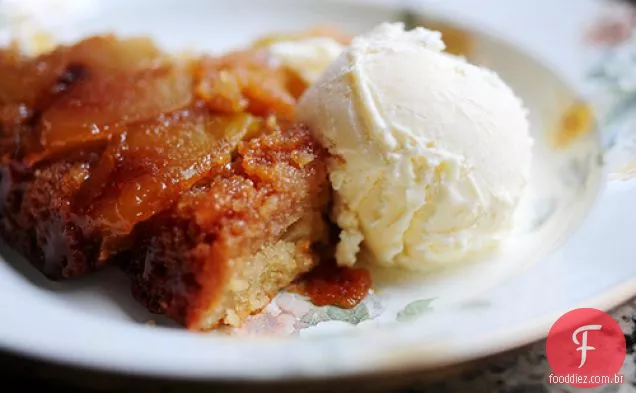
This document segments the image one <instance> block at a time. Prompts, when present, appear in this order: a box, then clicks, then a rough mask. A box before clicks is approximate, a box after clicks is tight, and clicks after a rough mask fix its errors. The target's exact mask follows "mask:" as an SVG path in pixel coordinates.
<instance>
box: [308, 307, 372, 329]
mask: <svg viewBox="0 0 636 393" xmlns="http://www.w3.org/2000/svg"><path fill="white" fill-rule="evenodd" d="M370 317H371V315H370V314H369V310H368V309H367V306H366V305H365V304H363V303H360V304H358V305H357V306H355V307H354V308H352V309H344V308H340V307H335V306H324V307H316V308H313V309H312V310H311V311H309V312H308V313H307V314H305V315H303V317H302V318H301V319H300V322H302V323H304V324H307V325H308V326H315V325H317V324H319V323H320V322H326V321H342V322H348V323H351V324H353V325H357V324H359V323H360V322H362V321H366V320H367V319H369V318H370Z"/></svg>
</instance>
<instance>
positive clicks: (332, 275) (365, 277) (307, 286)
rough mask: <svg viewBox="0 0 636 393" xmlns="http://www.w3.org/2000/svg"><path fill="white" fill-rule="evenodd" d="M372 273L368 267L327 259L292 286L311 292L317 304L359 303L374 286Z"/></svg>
mask: <svg viewBox="0 0 636 393" xmlns="http://www.w3.org/2000/svg"><path fill="white" fill-rule="evenodd" d="M371 285H372V282H371V274H369V271H368V270H366V269H360V268H350V267H346V266H338V265H337V264H336V263H335V261H333V260H330V261H325V262H322V263H321V264H320V265H318V266H317V267H316V268H315V269H314V270H312V271H310V272H309V273H307V274H306V275H305V276H304V277H303V278H302V279H301V280H299V281H298V282H297V283H295V284H294V285H292V286H291V287H290V288H289V290H290V291H291V292H295V293H298V294H301V295H304V296H307V297H308V298H309V299H310V300H311V302H312V303H313V304H315V305H316V306H337V307H341V308H345V309H350V308H353V307H355V306H357V305H358V304H359V303H360V302H361V301H362V300H363V299H364V298H365V297H366V296H367V294H368V293H369V290H370V289H371Z"/></svg>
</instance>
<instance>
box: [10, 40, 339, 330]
mask: <svg viewBox="0 0 636 393" xmlns="http://www.w3.org/2000/svg"><path fill="white" fill-rule="evenodd" d="M277 67H278V66H272V65H270V62H269V61H268V59H267V57H266V56H264V54H263V52H261V51H260V50H256V49H254V50H248V51H245V52H236V53H231V54H229V55H227V56H223V57H219V58H205V57H203V58H199V59H188V60H177V59H171V58H169V57H167V56H165V55H164V54H162V53H161V52H160V51H158V50H157V49H156V48H154V46H152V43H150V42H148V41H147V40H138V39H132V40H117V39H116V38H114V37H111V36H106V37H91V38H88V39H86V40H84V41H81V42H79V43H77V44H75V45H72V46H68V47H60V48H58V49H56V50H55V51H54V52H52V53H48V54H44V55H42V56H40V57H37V58H22V57H21V56H20V55H19V54H17V53H16V52H14V51H11V50H8V51H0V75H1V76H0V176H1V178H0V202H1V206H0V234H1V235H2V237H3V238H4V239H5V241H7V242H8V243H9V244H10V245H12V246H13V247H15V248H16V249H18V250H19V251H20V252H21V253H22V254H24V256H26V257H27V259H29V260H30V261H31V263H32V264H33V265H34V266H35V267H37V268H38V269H39V270H41V271H42V272H43V273H44V274H45V275H46V276H48V277H49V278H51V279H56V280H58V279H67V278H74V277H79V276H82V275H84V274H87V273H89V272H91V271H94V270H96V269H100V268H102V267H103V266H106V265H108V264H110V263H112V262H116V263H117V264H118V265H119V266H121V267H122V269H123V270H124V271H126V272H127V273H128V275H129V276H130V277H131V280H132V286H133V294H134V296H135V298H136V299H138V300H139V301H140V302H141V303H143V304H144V305H146V306H147V307H148V309H149V310H151V311H153V312H157V313H164V314H166V315H168V316H170V317H172V318H174V319H175V320H177V321H178V322H180V323H182V324H184V325H186V326H187V327H189V328H191V329H210V328H213V327H215V326H217V325H218V324H233V325H236V324H240V322H241V321H242V320H243V319H244V318H245V317H246V316H247V315H249V314H250V313H253V312H256V311H258V310H260V309H261V308H262V307H264V306H265V304H266V303H267V301H268V300H269V299H270V298H271V297H272V296H273V295H274V294H275V293H276V292H278V291H279V290H280V289H282V288H283V287H285V286H286V285H288V284H289V283H290V282H291V281H292V280H294V279H295V278H297V277H298V276H299V275H300V274H302V273H304V272H306V271H307V270H309V269H310V268H311V267H312V266H314V265H315V264H316V263H317V257H316V253H315V252H314V246H316V244H317V243H320V242H321V241H323V240H324V228H325V226H324V223H323V217H322V212H323V211H324V210H325V209H324V208H325V204H326V203H327V202H328V200H327V199H328V198H327V197H326V195H327V194H328V188H329V187H328V183H327V177H326V172H325V168H324V161H325V152H324V150H323V149H322V148H321V147H320V146H318V145H317V143H316V142H315V141H314V139H313V138H312V137H311V134H310V132H309V130H307V129H306V127H304V126H302V125H299V124H296V123H295V122H294V103H295V100H296V98H297V96H298V95H299V94H301V93H302V90H303V89H304V88H305V86H303V85H302V83H301V82H300V81H299V78H298V77H297V76H296V75H291V74H290V73H289V71H287V70H284V69H281V68H279V67H278V68H277Z"/></svg>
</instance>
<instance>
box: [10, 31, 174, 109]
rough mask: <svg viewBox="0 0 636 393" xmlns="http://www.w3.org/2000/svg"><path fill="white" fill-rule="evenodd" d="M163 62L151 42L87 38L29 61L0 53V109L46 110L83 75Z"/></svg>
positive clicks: (102, 37)
mask: <svg viewBox="0 0 636 393" xmlns="http://www.w3.org/2000/svg"><path fill="white" fill-rule="evenodd" d="M161 59H162V53H161V52H160V51H159V49H157V47H155V46H154V45H153V43H152V41H151V40H149V39H145V38H131V39H122V40H118V39H116V38H115V37H114V36H100V37H90V38H87V39H85V40H82V41H80V42H78V43H77V44H75V45H72V46H60V47H58V48H57V49H55V50H54V51H52V52H50V53H46V54H43V55H40V56H38V57H36V58H32V59H28V58H24V57H23V56H21V54H20V53H19V52H18V51H17V50H15V49H9V50H2V51H0V75H1V76H2V77H1V78H0V105H2V104H18V103H19V104H24V105H27V106H29V107H35V106H38V105H39V106H46V104H48V102H49V100H50V96H51V95H54V94H56V93H59V92H60V91H64V90H65V89H66V88H67V87H68V85H70V84H72V83H73V82H75V81H76V80H77V79H80V78H81V77H82V76H83V75H84V74H85V73H87V72H91V73H95V72H98V71H106V72H119V71H124V70H133V69H140V68H148V67H151V66H154V65H156V64H158V63H159V62H160V60H161Z"/></svg>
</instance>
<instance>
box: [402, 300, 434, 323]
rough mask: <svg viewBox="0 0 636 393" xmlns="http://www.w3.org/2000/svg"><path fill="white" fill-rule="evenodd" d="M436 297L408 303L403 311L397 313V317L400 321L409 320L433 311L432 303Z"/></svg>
mask: <svg viewBox="0 0 636 393" xmlns="http://www.w3.org/2000/svg"><path fill="white" fill-rule="evenodd" d="M433 300H435V298H431V299H422V300H416V301H414V302H411V303H409V304H407V305H406V307H404V308H403V309H402V310H401V311H399V312H398V313H397V316H396V318H395V320H396V321H398V322H407V321H412V320H414V319H416V318H417V317H419V316H421V315H422V314H424V313H426V312H429V311H432V310H433V308H432V307H431V303H432V302H433Z"/></svg>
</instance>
